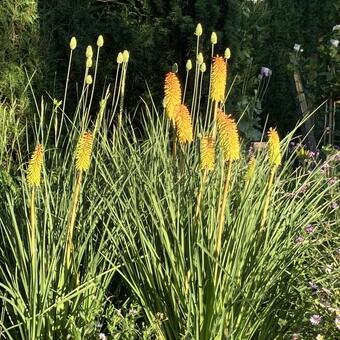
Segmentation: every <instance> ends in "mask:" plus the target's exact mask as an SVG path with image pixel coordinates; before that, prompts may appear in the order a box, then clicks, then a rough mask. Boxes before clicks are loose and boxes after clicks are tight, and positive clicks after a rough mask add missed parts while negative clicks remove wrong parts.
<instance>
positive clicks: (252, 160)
mask: <svg viewBox="0 0 340 340" xmlns="http://www.w3.org/2000/svg"><path fill="white" fill-rule="evenodd" d="M255 168H256V158H255V157H254V156H251V157H250V159H249V162H248V168H247V172H246V175H245V177H244V179H245V180H246V181H250V180H251V179H252V178H253V176H254V173H255Z"/></svg>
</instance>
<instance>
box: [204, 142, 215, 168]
mask: <svg viewBox="0 0 340 340" xmlns="http://www.w3.org/2000/svg"><path fill="white" fill-rule="evenodd" d="M214 167H215V140H214V138H213V137H210V136H203V137H202V139H201V169H202V170H207V171H212V170H214Z"/></svg>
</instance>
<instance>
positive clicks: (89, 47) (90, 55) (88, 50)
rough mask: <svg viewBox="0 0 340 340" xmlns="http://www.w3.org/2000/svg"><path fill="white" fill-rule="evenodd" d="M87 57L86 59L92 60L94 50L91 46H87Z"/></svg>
mask: <svg viewBox="0 0 340 340" xmlns="http://www.w3.org/2000/svg"><path fill="white" fill-rule="evenodd" d="M85 55H86V58H92V57H93V50H92V46H91V45H89V46H87V48H86V53H85Z"/></svg>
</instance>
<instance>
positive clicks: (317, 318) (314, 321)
mask: <svg viewBox="0 0 340 340" xmlns="http://www.w3.org/2000/svg"><path fill="white" fill-rule="evenodd" d="M309 320H310V322H311V324H312V325H314V326H317V325H320V322H321V321H322V317H321V316H320V315H319V314H314V315H312V316H311V317H310V319H309Z"/></svg>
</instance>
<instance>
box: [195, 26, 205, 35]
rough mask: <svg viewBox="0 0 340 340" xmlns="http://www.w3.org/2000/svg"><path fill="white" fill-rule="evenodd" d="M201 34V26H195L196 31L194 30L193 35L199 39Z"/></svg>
mask: <svg viewBox="0 0 340 340" xmlns="http://www.w3.org/2000/svg"><path fill="white" fill-rule="evenodd" d="M202 33H203V28H202V25H201V24H197V26H196V30H195V35H197V36H198V37H200V36H201V35H202Z"/></svg>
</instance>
